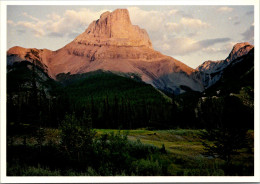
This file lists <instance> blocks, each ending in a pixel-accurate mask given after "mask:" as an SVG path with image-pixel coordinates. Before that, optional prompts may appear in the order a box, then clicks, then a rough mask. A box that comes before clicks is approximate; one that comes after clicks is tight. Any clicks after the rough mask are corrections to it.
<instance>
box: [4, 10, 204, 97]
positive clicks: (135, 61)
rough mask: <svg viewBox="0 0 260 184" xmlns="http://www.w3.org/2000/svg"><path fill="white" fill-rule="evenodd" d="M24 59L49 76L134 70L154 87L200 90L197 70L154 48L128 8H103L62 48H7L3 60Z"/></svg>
mask: <svg viewBox="0 0 260 184" xmlns="http://www.w3.org/2000/svg"><path fill="white" fill-rule="evenodd" d="M22 60H27V61H29V62H31V63H35V64H36V65H37V66H39V67H41V68H42V69H43V70H44V71H45V72H46V73H47V74H48V75H49V76H50V77H51V78H53V79H56V76H57V75H58V74H62V73H64V74H67V73H69V74H82V73H87V72H90V71H96V70H100V69H102V70H104V71H112V72H121V73H135V74H137V75H139V76H140V77H141V79H142V80H143V81H144V82H146V83H148V84H151V85H153V86H154V87H156V88H158V89H161V90H164V91H168V92H173V93H175V94H180V93H183V92H185V91H190V90H193V91H200V92H201V91H203V90H204V87H203V84H202V82H201V76H200V72H198V71H196V70H194V69H192V68H190V67H188V66H187V65H185V64H183V63H182V62H180V61H178V60H176V59H174V58H172V57H169V56H165V55H163V54H161V53H160V52H158V51H155V50H154V49H153V47H152V43H151V41H150V39H149V36H148V34H147V32H146V31H145V30H144V29H141V28H139V27H138V26H135V25H132V23H131V20H130V16H129V13H128V10H126V9H117V10H115V11H113V12H105V13H103V14H102V15H101V16H100V18H99V19H98V20H96V21H93V22H92V23H91V24H90V25H89V27H88V28H87V29H86V30H85V32H83V33H82V34H80V35H79V36H77V37H76V38H75V39H74V40H73V41H72V42H70V43H69V44H67V45H65V46H64V47H63V48H61V49H59V50H56V51H50V50H47V49H35V48H34V49H26V48H22V47H13V48H10V49H9V50H8V52H7V62H8V64H9V65H12V64H13V63H15V62H20V61H22Z"/></svg>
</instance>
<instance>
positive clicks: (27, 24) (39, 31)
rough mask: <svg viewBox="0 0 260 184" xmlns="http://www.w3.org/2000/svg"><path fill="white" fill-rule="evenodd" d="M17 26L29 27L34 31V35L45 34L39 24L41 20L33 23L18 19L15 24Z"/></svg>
mask: <svg viewBox="0 0 260 184" xmlns="http://www.w3.org/2000/svg"><path fill="white" fill-rule="evenodd" d="M16 26H18V27H19V28H21V27H23V28H26V29H29V30H30V31H32V32H33V33H34V36H35V37H41V36H44V35H45V31H44V30H43V28H42V26H41V22H38V23H37V24H34V23H32V22H25V21H20V22H18V23H17V24H16Z"/></svg>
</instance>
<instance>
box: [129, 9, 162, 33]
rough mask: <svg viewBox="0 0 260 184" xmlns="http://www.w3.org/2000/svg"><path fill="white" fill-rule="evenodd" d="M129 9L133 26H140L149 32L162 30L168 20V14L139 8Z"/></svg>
mask: <svg viewBox="0 0 260 184" xmlns="http://www.w3.org/2000/svg"><path fill="white" fill-rule="evenodd" d="M127 9H128V11H129V14H130V17H131V21H132V24H134V25H139V26H140V27H141V28H144V29H146V30H147V31H148V32H156V31H158V30H160V29H161V28H162V25H163V22H164V20H165V18H166V14H165V13H163V12H160V11H155V10H149V11H146V10H143V9H141V8H139V7H129V8H127ZM151 20H152V21H151Z"/></svg>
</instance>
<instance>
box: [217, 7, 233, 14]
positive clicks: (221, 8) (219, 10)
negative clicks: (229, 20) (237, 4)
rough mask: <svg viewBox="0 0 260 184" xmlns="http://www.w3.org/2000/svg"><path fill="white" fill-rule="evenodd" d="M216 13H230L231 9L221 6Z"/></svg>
mask: <svg viewBox="0 0 260 184" xmlns="http://www.w3.org/2000/svg"><path fill="white" fill-rule="evenodd" d="M217 11H218V12H223V13H224V12H232V11H233V8H230V7H227V6H223V7H220V8H218V9H217Z"/></svg>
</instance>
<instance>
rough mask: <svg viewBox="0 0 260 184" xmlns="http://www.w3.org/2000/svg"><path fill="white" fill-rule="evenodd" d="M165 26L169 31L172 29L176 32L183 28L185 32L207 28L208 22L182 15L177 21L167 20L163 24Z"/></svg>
mask: <svg viewBox="0 0 260 184" xmlns="http://www.w3.org/2000/svg"><path fill="white" fill-rule="evenodd" d="M165 26H166V28H167V29H168V30H169V31H174V32H177V33H179V32H181V31H183V30H185V31H186V32H187V33H188V32H193V33H195V32H196V31H197V30H199V29H202V28H208V27H209V24H207V23H206V22H203V21H201V20H200V19H194V18H188V17H183V18H181V20H180V22H179V23H175V22H167V23H166V24H165Z"/></svg>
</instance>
